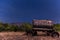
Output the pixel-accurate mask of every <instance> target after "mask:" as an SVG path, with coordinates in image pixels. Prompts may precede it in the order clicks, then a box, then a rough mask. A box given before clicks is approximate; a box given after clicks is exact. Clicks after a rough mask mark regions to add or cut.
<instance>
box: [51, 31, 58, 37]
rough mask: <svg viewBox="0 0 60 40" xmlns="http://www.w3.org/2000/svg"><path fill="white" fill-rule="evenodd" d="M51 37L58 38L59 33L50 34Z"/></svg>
mask: <svg viewBox="0 0 60 40" xmlns="http://www.w3.org/2000/svg"><path fill="white" fill-rule="evenodd" d="M51 36H52V37H54V38H59V33H58V32H54V33H52V35H51Z"/></svg>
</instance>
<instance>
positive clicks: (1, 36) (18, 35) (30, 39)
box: [0, 32, 60, 40]
mask: <svg viewBox="0 0 60 40" xmlns="http://www.w3.org/2000/svg"><path fill="white" fill-rule="evenodd" d="M0 40H60V37H59V38H53V37H50V36H45V35H37V36H31V35H28V36H27V35H25V32H0Z"/></svg>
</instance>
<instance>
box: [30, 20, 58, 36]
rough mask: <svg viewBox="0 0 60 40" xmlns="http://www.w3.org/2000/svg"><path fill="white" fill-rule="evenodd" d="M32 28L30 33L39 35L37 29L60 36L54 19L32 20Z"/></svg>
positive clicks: (50, 34)
mask: <svg viewBox="0 0 60 40" xmlns="http://www.w3.org/2000/svg"><path fill="white" fill-rule="evenodd" d="M32 26H33V27H32V30H31V31H30V33H31V34H32V35H33V36H34V35H37V31H41V32H45V33H46V34H47V35H49V36H52V37H59V33H58V32H57V31H56V29H55V27H54V22H53V21H52V20H36V19H34V20H32Z"/></svg>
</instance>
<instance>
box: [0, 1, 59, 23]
mask: <svg viewBox="0 0 60 40" xmlns="http://www.w3.org/2000/svg"><path fill="white" fill-rule="evenodd" d="M32 19H50V20H54V21H55V22H57V23H60V0H0V21H2V22H26V21H27V22H31V21H32Z"/></svg>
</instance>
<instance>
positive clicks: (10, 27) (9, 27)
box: [0, 22, 60, 32]
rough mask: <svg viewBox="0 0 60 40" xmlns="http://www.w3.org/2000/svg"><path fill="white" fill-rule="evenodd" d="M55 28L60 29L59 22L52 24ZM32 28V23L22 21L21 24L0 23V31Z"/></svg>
mask: <svg viewBox="0 0 60 40" xmlns="http://www.w3.org/2000/svg"><path fill="white" fill-rule="evenodd" d="M54 26H55V29H56V30H57V31H60V24H54ZM31 29H32V24H30V23H27V22H25V23H22V24H21V25H16V24H9V23H2V22H1V23H0V32H2V31H14V32H16V31H28V30H31Z"/></svg>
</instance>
